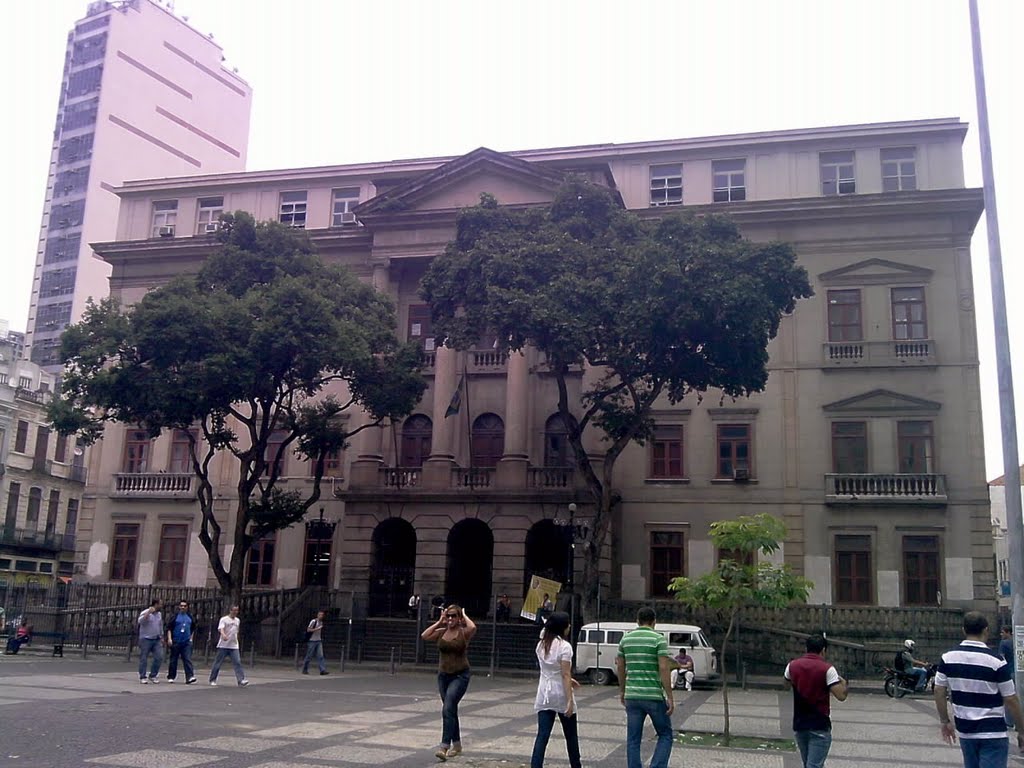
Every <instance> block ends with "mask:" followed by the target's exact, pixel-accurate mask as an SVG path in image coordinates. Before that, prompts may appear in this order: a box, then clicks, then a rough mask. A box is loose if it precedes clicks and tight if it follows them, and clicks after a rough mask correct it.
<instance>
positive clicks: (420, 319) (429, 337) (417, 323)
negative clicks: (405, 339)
mask: <svg viewBox="0 0 1024 768" xmlns="http://www.w3.org/2000/svg"><path fill="white" fill-rule="evenodd" d="M409 341H415V342H417V343H419V344H422V345H423V349H424V351H425V352H433V351H434V334H433V333H431V325H430V306H429V305H427V304H411V305H410V306H409Z"/></svg>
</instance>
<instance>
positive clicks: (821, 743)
mask: <svg viewBox="0 0 1024 768" xmlns="http://www.w3.org/2000/svg"><path fill="white" fill-rule="evenodd" d="M793 736H794V738H796V746H797V748H799V750H800V760H801V762H802V763H803V766H804V768H822V766H824V765H825V758H826V757H828V750H829V748H830V747H831V746H832V731H793Z"/></svg>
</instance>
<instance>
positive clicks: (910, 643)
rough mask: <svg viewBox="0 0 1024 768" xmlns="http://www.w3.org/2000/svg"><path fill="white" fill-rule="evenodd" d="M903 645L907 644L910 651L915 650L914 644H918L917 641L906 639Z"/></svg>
mask: <svg viewBox="0 0 1024 768" xmlns="http://www.w3.org/2000/svg"><path fill="white" fill-rule="evenodd" d="M903 645H904V646H906V649H907V650H908V651H912V650H914V646H915V645H916V643H915V642H914V641H913V640H904V641H903Z"/></svg>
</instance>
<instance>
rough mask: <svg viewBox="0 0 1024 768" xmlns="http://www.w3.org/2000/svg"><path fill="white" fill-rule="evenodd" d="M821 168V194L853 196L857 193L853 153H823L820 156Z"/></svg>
mask: <svg viewBox="0 0 1024 768" xmlns="http://www.w3.org/2000/svg"><path fill="white" fill-rule="evenodd" d="M818 161H819V163H820V166H821V193H822V194H823V195H852V194H853V193H854V192H856V191H857V184H856V180H855V178H854V175H853V151H852V150H851V151H848V152H822V153H821V154H820V155H819V156H818Z"/></svg>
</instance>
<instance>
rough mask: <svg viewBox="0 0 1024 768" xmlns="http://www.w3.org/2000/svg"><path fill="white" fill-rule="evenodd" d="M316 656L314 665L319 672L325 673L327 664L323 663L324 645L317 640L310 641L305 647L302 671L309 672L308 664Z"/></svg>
mask: <svg viewBox="0 0 1024 768" xmlns="http://www.w3.org/2000/svg"><path fill="white" fill-rule="evenodd" d="M313 656H316V663H317V665H318V666H319V667H320V671H321V672H326V671H327V664H326V663H325V662H324V644H323V643H322V642H321V641H319V640H310V641H309V643H308V644H307V645H306V658H305V659H304V660H303V662H302V671H303V672H309V662H310V661H312V659H313Z"/></svg>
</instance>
